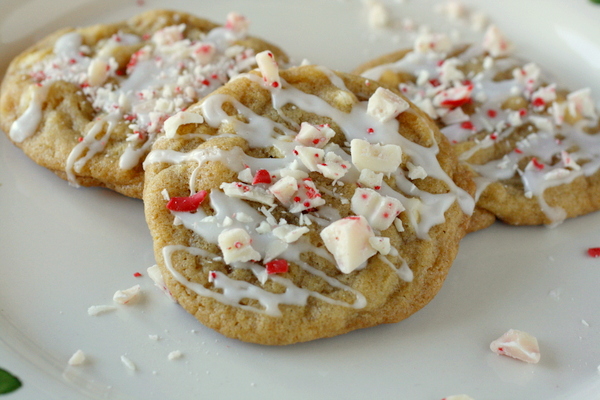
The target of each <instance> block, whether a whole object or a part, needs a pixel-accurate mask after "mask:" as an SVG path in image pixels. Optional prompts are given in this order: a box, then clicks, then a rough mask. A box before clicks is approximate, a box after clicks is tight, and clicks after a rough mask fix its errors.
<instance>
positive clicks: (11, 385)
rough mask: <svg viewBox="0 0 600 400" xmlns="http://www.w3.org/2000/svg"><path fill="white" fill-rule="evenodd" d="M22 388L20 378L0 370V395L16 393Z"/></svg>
mask: <svg viewBox="0 0 600 400" xmlns="http://www.w3.org/2000/svg"><path fill="white" fill-rule="evenodd" d="M20 387H21V381H20V380H19V378H17V377H16V376H14V375H13V374H11V373H10V372H8V371H6V370H3V369H2V368H0V395H2V394H6V393H10V392H14V391H15V390H17V389H18V388H20Z"/></svg>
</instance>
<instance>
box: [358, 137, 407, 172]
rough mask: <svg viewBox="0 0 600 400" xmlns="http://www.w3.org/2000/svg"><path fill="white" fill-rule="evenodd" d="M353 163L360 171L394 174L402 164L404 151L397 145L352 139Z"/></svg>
mask: <svg viewBox="0 0 600 400" xmlns="http://www.w3.org/2000/svg"><path fill="white" fill-rule="evenodd" d="M350 151H351V153H352V163H353V164H354V165H355V166H356V168H358V170H359V171H361V170H363V169H370V170H371V171H373V172H383V173H385V174H389V173H392V172H394V171H396V170H397V169H398V167H399V166H400V163H401V162H402V149H401V148H400V146H397V145H395V144H386V145H381V144H371V143H369V142H367V141H366V140H362V139H352V142H350Z"/></svg>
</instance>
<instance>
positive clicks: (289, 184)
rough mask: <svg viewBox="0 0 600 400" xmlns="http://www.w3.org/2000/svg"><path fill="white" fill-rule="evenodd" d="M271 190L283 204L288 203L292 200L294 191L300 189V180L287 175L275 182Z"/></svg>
mask: <svg viewBox="0 0 600 400" xmlns="http://www.w3.org/2000/svg"><path fill="white" fill-rule="evenodd" d="M269 191H270V192H271V193H272V194H273V195H274V196H275V197H276V198H277V200H279V201H280V202H281V203H282V204H284V205H287V204H289V202H290V201H291V200H292V197H293V196H294V193H296V192H297V191H298V181H297V180H296V179H295V178H294V177H291V176H286V177H283V178H281V179H280V180H278V181H277V182H275V183H274V184H273V185H272V186H271V187H270V188H269Z"/></svg>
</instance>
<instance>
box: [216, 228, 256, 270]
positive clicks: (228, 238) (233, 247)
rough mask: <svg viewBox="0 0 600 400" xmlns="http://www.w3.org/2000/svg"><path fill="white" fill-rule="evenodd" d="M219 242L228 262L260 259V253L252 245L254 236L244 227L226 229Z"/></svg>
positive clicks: (220, 235) (224, 258)
mask: <svg viewBox="0 0 600 400" xmlns="http://www.w3.org/2000/svg"><path fill="white" fill-rule="evenodd" d="M217 242H218V245H219V248H220V249H221V252H222V253H223V260H224V261H225V263H226V264H230V263H232V262H236V261H240V262H245V261H259V260H260V259H261V258H262V257H261V255H260V253H259V252H258V251H256V250H254V248H253V247H252V237H251V236H250V235H249V234H248V232H246V231H245V230H244V229H242V228H233V229H227V230H224V231H223V232H221V233H220V234H219V237H218V238H217Z"/></svg>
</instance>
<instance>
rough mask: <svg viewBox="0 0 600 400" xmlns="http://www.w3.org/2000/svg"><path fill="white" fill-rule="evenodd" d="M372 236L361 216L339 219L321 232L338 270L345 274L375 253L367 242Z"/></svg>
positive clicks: (364, 219) (357, 267)
mask: <svg viewBox="0 0 600 400" xmlns="http://www.w3.org/2000/svg"><path fill="white" fill-rule="evenodd" d="M374 236H375V235H374V234H373V230H372V229H371V227H370V226H369V223H368V222H367V220H366V218H365V217H362V216H356V217H355V216H352V217H346V218H342V219H339V220H337V221H335V222H333V223H332V224H330V225H329V226H327V227H326V228H325V229H323V230H322V231H321V238H322V239H323V243H324V244H325V247H326V248H327V250H328V251H329V252H330V253H331V254H333V257H334V258H335V261H336V263H337V267H338V269H339V270H340V271H342V272H343V273H345V274H349V273H351V272H352V271H354V270H356V269H359V268H360V267H361V266H362V265H363V264H365V262H366V261H367V260H368V259H369V258H371V257H372V256H373V255H375V254H376V253H377V251H376V250H375V249H374V248H373V246H371V243H370V242H369V240H370V239H371V238H372V237H374Z"/></svg>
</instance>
